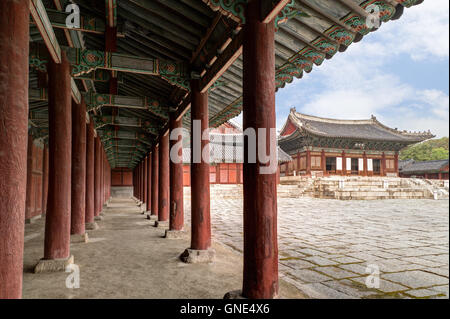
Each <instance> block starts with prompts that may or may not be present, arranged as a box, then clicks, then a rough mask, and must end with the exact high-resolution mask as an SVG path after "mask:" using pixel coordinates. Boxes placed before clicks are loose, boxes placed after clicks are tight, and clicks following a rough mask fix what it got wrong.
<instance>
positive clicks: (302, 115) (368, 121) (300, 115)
mask: <svg viewBox="0 0 450 319" xmlns="http://www.w3.org/2000/svg"><path fill="white" fill-rule="evenodd" d="M291 113H292V114H293V115H294V116H295V117H297V119H306V120H312V121H320V122H325V123H333V124H375V122H374V119H373V118H371V119H360V120H341V119H332V118H327V117H320V116H315V115H309V114H305V113H300V112H297V111H296V110H295V108H292V109H291Z"/></svg>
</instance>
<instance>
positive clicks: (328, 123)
mask: <svg viewBox="0 0 450 319" xmlns="http://www.w3.org/2000/svg"><path fill="white" fill-rule="evenodd" d="M287 122H291V123H292V124H294V125H295V126H296V127H297V130H299V131H301V132H302V133H304V134H309V135H316V136H321V137H332V138H351V139H360V140H379V141H389V142H402V143H403V142H406V143H416V142H421V141H424V140H427V139H430V138H432V137H434V135H433V134H431V132H430V131H428V132H407V131H399V130H397V129H392V128H390V127H387V126H385V125H383V124H381V123H380V122H379V121H378V120H377V119H376V117H375V116H372V118H370V119H368V120H337V119H328V118H322V117H317V116H311V115H306V114H302V113H298V112H296V111H295V109H291V112H290V114H289V117H288V121H287ZM285 128H286V125H285V127H284V128H283V131H284V129H285ZM292 134H293V133H292ZM282 135H283V133H282ZM281 138H282V139H283V138H285V136H282V137H281Z"/></svg>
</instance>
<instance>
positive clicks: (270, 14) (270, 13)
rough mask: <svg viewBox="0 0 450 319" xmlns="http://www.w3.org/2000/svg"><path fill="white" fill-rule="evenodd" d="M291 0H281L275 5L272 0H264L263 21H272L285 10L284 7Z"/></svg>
mask: <svg viewBox="0 0 450 319" xmlns="http://www.w3.org/2000/svg"><path fill="white" fill-rule="evenodd" d="M291 1H292V0H279V1H278V2H277V3H276V4H275V5H273V4H272V3H273V1H272V0H262V2H263V4H264V5H262V6H261V7H262V8H263V12H262V13H261V14H262V17H261V20H262V21H263V23H269V22H272V21H273V20H274V19H275V18H276V16H277V15H278V14H279V13H280V11H281V10H283V8H284V7H285V6H286V5H287V4H288V3H289V2H291Z"/></svg>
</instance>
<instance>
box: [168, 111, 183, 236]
mask: <svg viewBox="0 0 450 319" xmlns="http://www.w3.org/2000/svg"><path fill="white" fill-rule="evenodd" d="M169 124H170V134H171V136H170V149H171V154H170V155H171V158H170V222H169V231H166V237H168V238H170V237H171V236H173V237H176V235H175V234H177V232H179V231H182V230H183V227H184V207H183V147H182V141H183V136H182V135H181V132H180V130H181V128H182V127H183V125H182V118H180V119H179V120H177V119H176V117H175V116H173V114H171V116H170V122H169ZM177 131H178V132H177ZM172 133H175V134H174V135H173V136H172ZM177 134H178V135H177ZM175 138H176V139H175ZM177 147H178V151H177V152H175V151H176V150H177V149H176V148H177ZM174 235H175V236H174Z"/></svg>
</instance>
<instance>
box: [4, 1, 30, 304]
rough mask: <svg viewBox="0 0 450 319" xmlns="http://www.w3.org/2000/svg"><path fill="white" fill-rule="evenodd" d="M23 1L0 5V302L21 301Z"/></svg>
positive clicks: (24, 122) (24, 156)
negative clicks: (10, 299)
mask: <svg viewBox="0 0 450 319" xmlns="http://www.w3.org/2000/svg"><path fill="white" fill-rule="evenodd" d="M28 8H29V1H28V0H3V1H0V78H1V79H2V80H1V85H0V123H1V127H2V129H1V130H2V133H1V134H0V150H1V151H0V176H1V178H0V194H1V196H0V207H1V209H0V281H1V283H0V299H6V298H21V297H22V272H23V243H24V223H25V199H26V184H27V175H26V174H27V140H28V63H29V60H28V47H29V23H30V12H29V9H28Z"/></svg>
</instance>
